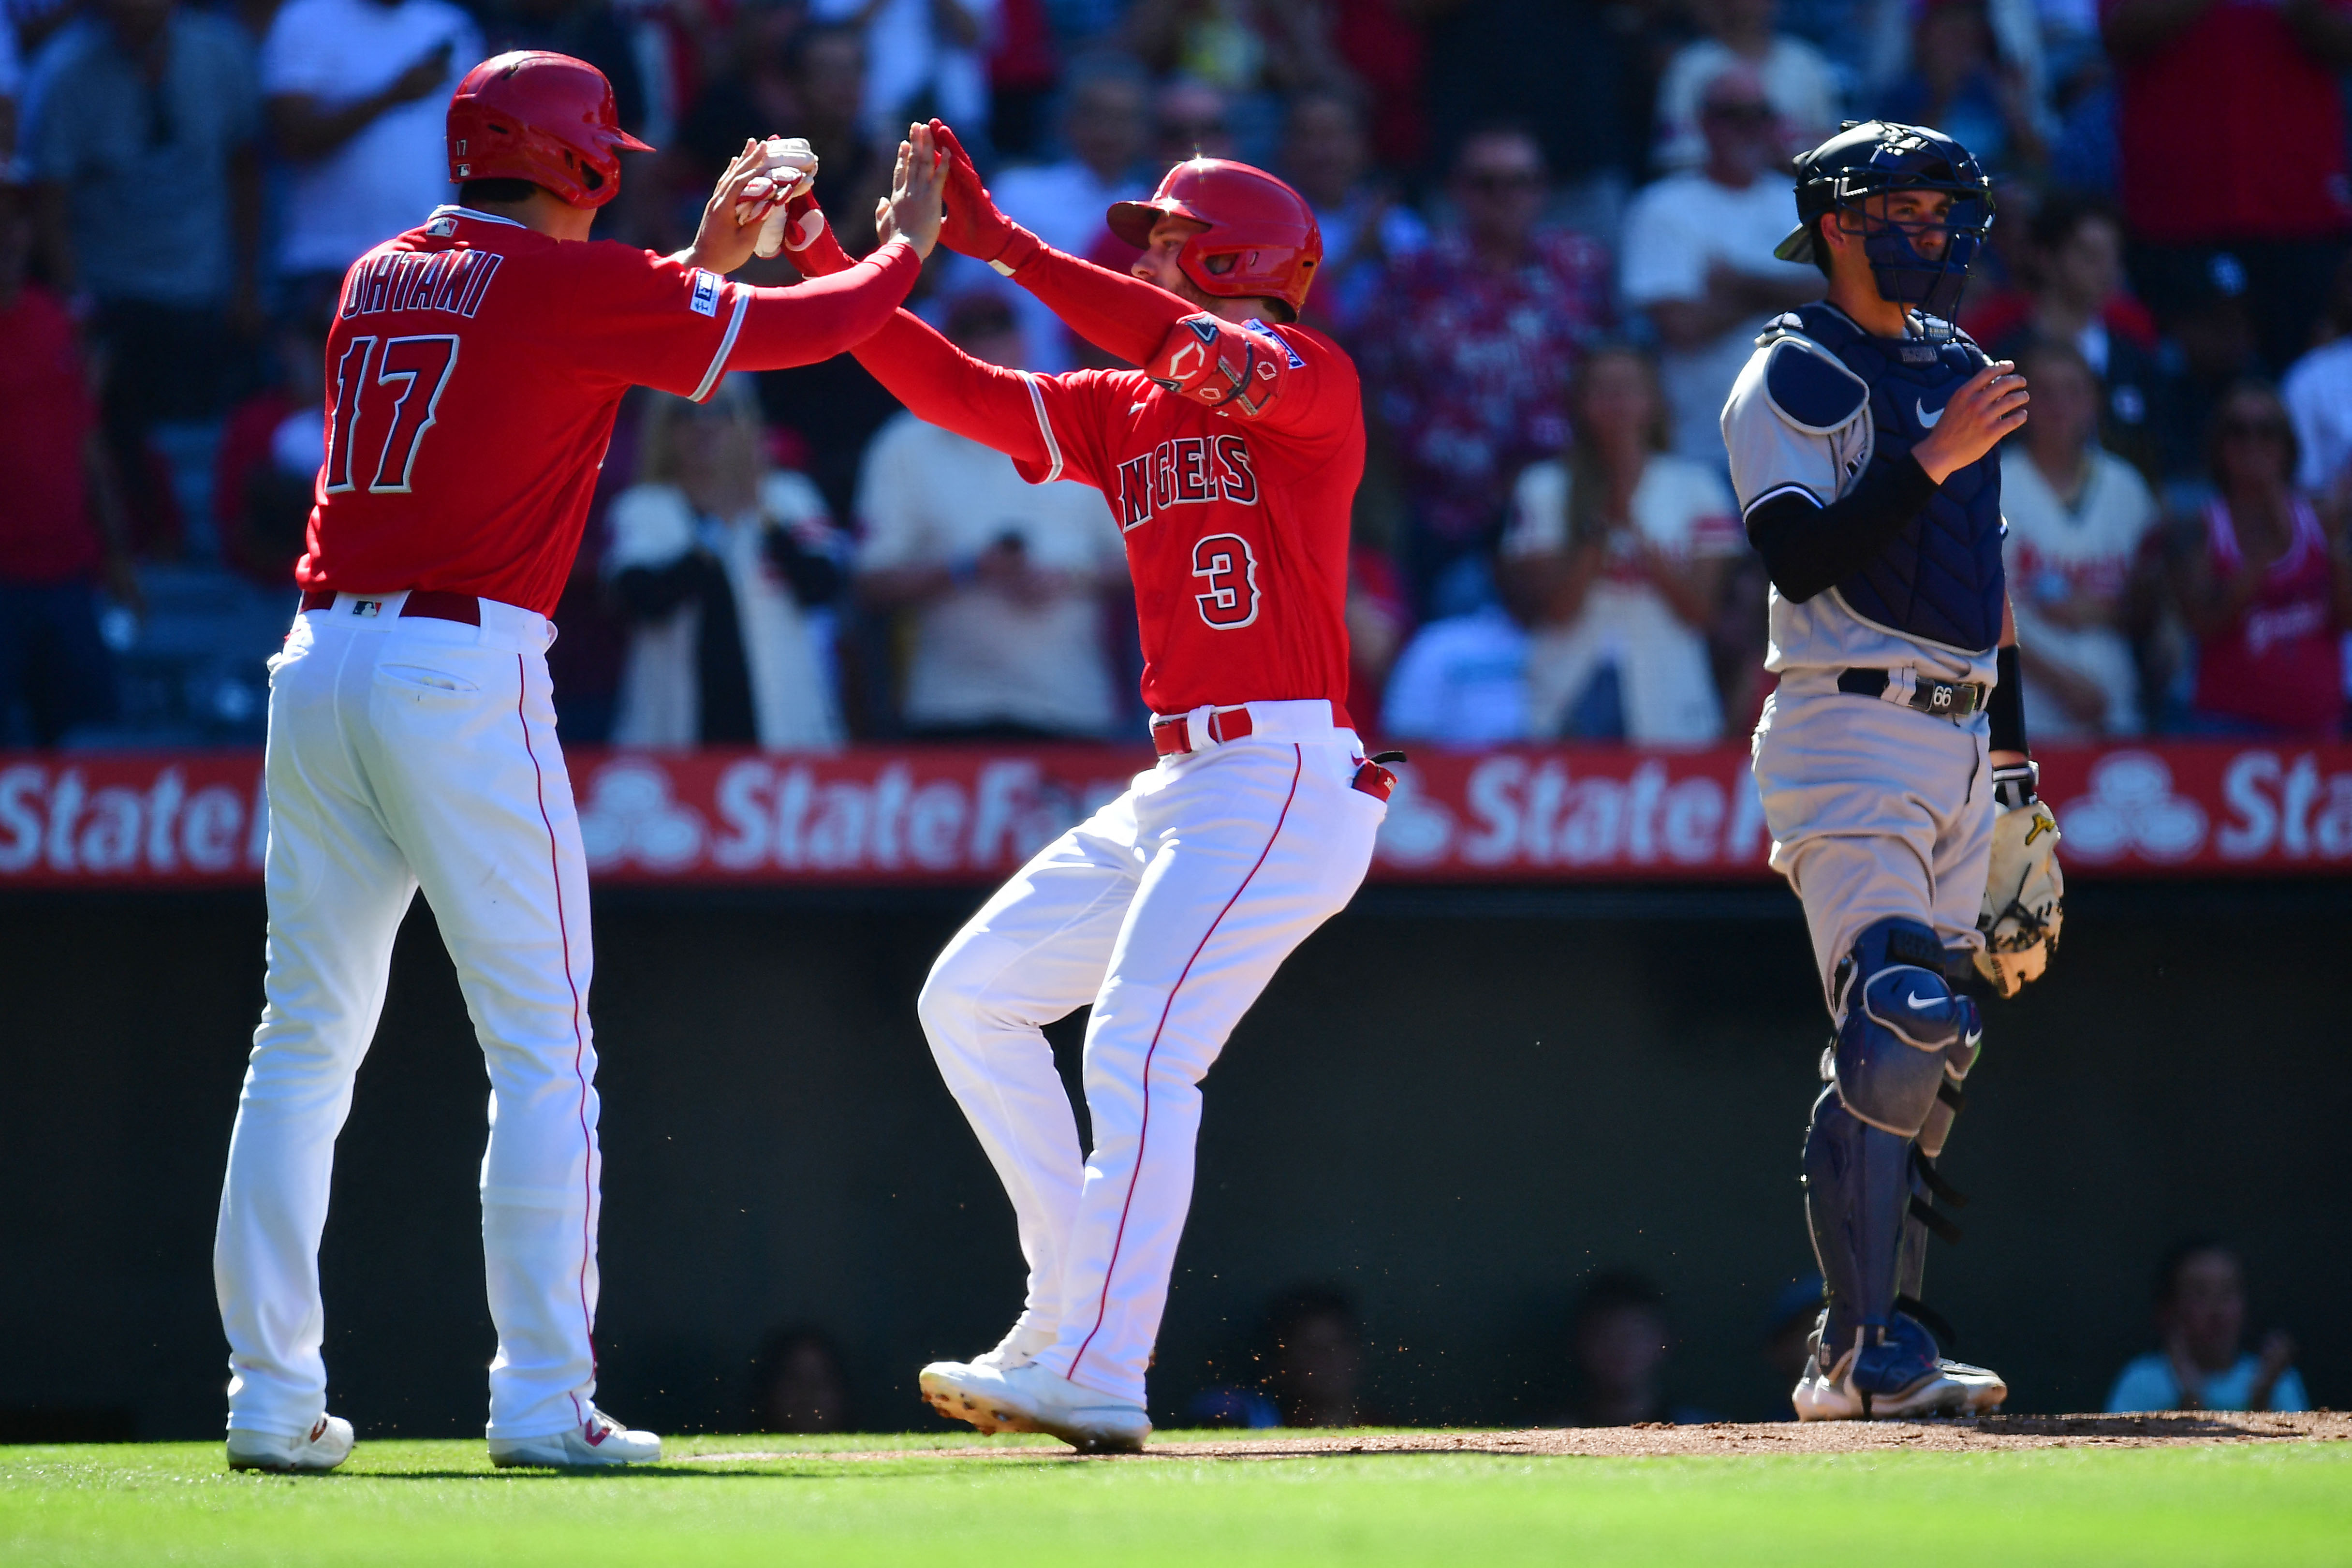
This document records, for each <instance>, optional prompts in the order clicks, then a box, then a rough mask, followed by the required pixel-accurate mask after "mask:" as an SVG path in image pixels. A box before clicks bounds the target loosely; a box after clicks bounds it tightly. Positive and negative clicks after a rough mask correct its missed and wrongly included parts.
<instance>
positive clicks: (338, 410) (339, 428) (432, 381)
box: [326, 332, 457, 496]
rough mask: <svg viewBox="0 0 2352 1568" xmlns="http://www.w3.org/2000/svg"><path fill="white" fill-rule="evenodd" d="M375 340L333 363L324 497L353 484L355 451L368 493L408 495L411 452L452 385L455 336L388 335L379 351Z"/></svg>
mask: <svg viewBox="0 0 2352 1568" xmlns="http://www.w3.org/2000/svg"><path fill="white" fill-rule="evenodd" d="M376 342H377V340H375V339H373V338H353V339H352V340H351V343H350V344H349V346H347V347H346V348H345V349H344V350H343V357H342V358H341V360H339V361H336V364H335V413H334V425H333V428H332V429H331V430H329V431H328V432H327V472H326V480H327V486H326V493H327V494H328V495H330V496H335V495H341V493H342V492H344V491H346V490H352V489H356V488H357V487H358V486H357V484H356V483H355V478H354V476H353V474H352V463H353V454H354V453H355V452H356V453H357V455H358V456H357V462H358V466H359V472H360V475H362V476H365V480H366V484H367V487H368V490H369V493H370V494H372V495H377V496H405V495H406V494H408V477H409V476H410V475H411V474H412V473H414V472H415V468H416V449H417V448H418V447H419V446H422V445H423V444H424V443H425V432H426V431H428V430H430V429H432V428H433V419H434V415H435V413H436V412H438V410H439V409H440V407H441V393H442V392H443V390H444V389H445V388H446V387H447V386H448V384H449V375H450V372H451V371H455V370H456V369H457V335H456V334H455V333H448V332H440V333H435V334H433V335H431V336H429V337H418V338H387V339H385V340H383V352H382V353H381V354H379V353H377V352H376ZM370 371H373V372H374V373H373V375H371V374H370V373H369V372H370ZM395 384H396V385H397V386H398V387H399V388H400V391H399V392H396V393H386V392H378V391H376V389H377V388H380V387H390V386H394V385H395ZM363 427H364V428H363ZM378 428H381V429H382V430H383V435H382V436H381V437H377V436H374V435H373V432H374V431H375V430H377V429H378ZM362 440H371V441H373V443H374V447H373V452H372V453H371V452H370V451H368V450H366V449H364V448H362V446H361V442H362ZM371 457H373V462H371V461H370V458H371Z"/></svg>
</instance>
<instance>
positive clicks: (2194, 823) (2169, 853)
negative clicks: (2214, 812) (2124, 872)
mask: <svg viewBox="0 0 2352 1568" xmlns="http://www.w3.org/2000/svg"><path fill="white" fill-rule="evenodd" d="M2058 825H2059V827H2060V829H2061V830H2062V831H2063V832H2064V833H2065V835H2066V837H2065V841H2064V853H2065V856H2066V858H2068V859H2080V860H2086V861H2096V862H2104V861H2112V860H2121V859H2122V858H2123V857H2124V856H2125V855H2127V854H2130V853H2132V852H2135V851H2137V852H2138V853H2139V854H2141V855H2143V856H2145V857H2146V858H2147V859H2149V860H2152V861H2181V860H2187V859H2188V858H2189V856H2191V855H2193V854H2195V853H2196V852H2198V850H2199V849H2200V847H2202V846H2203V844H2204V842H2205V809H2204V808H2203V807H2202V806H2200V805H2199V804H2198V803H2197V802H2196V801H2194V800H2189V798H2188V797H2187V796H2184V795H2176V794H2174V793H2173V792H2172V769H2171V768H2168V767H2166V766H2165V764H2164V761H2163V759H2162V758H2158V757H2153V756H2150V755H2149V754H2148V753H2147V752H2145V751H2118V752H2115V753H2112V754H2110V755H2109V756H2106V757H2103V758H2099V760H2098V761H2097V762H2096V763H2095V764H2093V765H2092V768H2091V792H2090V793H2089V794H2087V795H2084V796H2083V797H2081V798H2080V799H2078V800H2072V801H2069V802H2068V803H2067V804H2066V805H2065V806H2064V807H2063V808H2061V810H2059V813H2058Z"/></svg>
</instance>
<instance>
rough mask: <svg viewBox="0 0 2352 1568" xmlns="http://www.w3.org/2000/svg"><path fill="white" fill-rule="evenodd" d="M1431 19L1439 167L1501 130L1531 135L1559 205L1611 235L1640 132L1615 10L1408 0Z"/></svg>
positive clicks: (1585, 228)
mask: <svg viewBox="0 0 2352 1568" xmlns="http://www.w3.org/2000/svg"><path fill="white" fill-rule="evenodd" d="M1412 4H1413V5H1414V7H1415V8H1417V9H1418V10H1420V11H1421V12H1422V14H1423V15H1426V16H1431V18H1432V20H1431V23H1430V34H1429V111H1430V120H1431V122H1432V124H1433V126H1434V127H1435V131H1436V134H1435V137H1434V138H1433V141H1434V145H1433V147H1432V148H1431V153H1432V163H1433V172H1434V171H1435V170H1438V169H1444V168H1447V167H1454V168H1458V167H1459V166H1460V163H1461V161H1462V159H1463V158H1464V156H1465V154H1466V153H1467V152H1468V146H1467V144H1468V143H1469V142H1470V141H1475V140H1477V139H1479V138H1481V137H1482V136H1483V135H1484V134H1485V133H1486V131H1488V130H1490V129H1491V128H1492V127H1494V126H1495V125H1496V124H1501V123H1508V124H1512V125H1516V126H1519V127H1522V128H1524V130H1525V131H1526V132H1527V134H1528V135H1531V136H1533V137H1534V138H1535V140H1536V143H1537V145H1538V148H1540V149H1541V155H1542V162H1544V163H1545V165H1546V166H1547V167H1548V169H1549V173H1550V176H1551V177H1552V178H1553V179H1556V180H1558V181H1559V183H1560V188H1559V190H1558V191H1557V192H1555V193H1553V194H1554V196H1555V198H1556V202H1555V204H1556V206H1557V208H1558V209H1559V211H1560V212H1561V213H1563V214H1570V215H1571V216H1572V218H1573V222H1574V224H1575V226H1577V227H1578V228H1579V229H1580V231H1581V232H1583V233H1585V234H1588V235H1592V236H1594V237H1595V238H1596V239H1598V240H1599V241H1601V243H1602V244H1604V245H1606V244H1609V243H1612V242H1613V241H1614V239H1615V238H1616V235H1617V224H1618V220H1619V218H1620V216H1621V215H1622V211H1623V208H1624V203H1625V196H1626V193H1628V192H1629V191H1630V190H1631V189H1632V183H1633V172H1634V170H1635V169H1637V168H1638V167H1639V166H1640V164H1641V162H1642V155H1643V140H1644V133H1643V130H1642V128H1641V126H1640V125H1639V124H1638V122H1636V121H1634V120H1632V119H1631V118H1630V115H1631V114H1632V113H1633V112H1635V111H1637V110H1638V107H1639V106H1638V105H1637V104H1636V103H1635V102H1634V99H1636V98H1637V97H1638V96H1639V94H1638V89H1637V86H1636V84H1635V82H1634V79H1633V78H1634V77H1635V75H1636V72H1635V69H1634V64H1633V57H1632V53H1631V51H1630V50H1628V49H1627V48H1626V47H1625V42H1624V38H1623V36H1622V33H1621V32H1620V30H1619V28H1618V26H1616V18H1615V16H1614V15H1612V11H1611V10H1610V8H1608V7H1605V6H1601V5H1563V4H1561V0H1412Z"/></svg>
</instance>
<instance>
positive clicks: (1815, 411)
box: [1764, 338, 1870, 435]
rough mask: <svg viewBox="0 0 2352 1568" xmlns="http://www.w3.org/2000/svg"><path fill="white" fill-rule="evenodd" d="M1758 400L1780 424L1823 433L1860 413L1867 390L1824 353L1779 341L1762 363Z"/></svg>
mask: <svg viewBox="0 0 2352 1568" xmlns="http://www.w3.org/2000/svg"><path fill="white" fill-rule="evenodd" d="M1764 398H1765V401H1766V402H1769V403H1770V404H1771V405H1772V412H1773V413H1777V414H1779V415H1780V418H1781V419H1782V420H1783V421H1784V422H1785V423H1789V424H1790V425H1793V426H1795V427H1796V428H1797V429H1799V430H1801V431H1803V432H1804V433H1805V434H1808V435H1827V434H1830V433H1831V432H1832V431H1834V430H1839V429H1842V428H1843V427H1844V426H1845V425H1847V424H1850V423H1853V419H1854V416H1855V415H1857V414H1859V413H1862V411H1863V409H1864V406H1865V405H1866V404H1867V403H1868V402H1870V387H1869V385H1868V383H1866V382H1864V381H1863V379H1862V378H1861V377H1860V376H1858V375H1855V374H1854V373H1853V371H1850V370H1847V369H1846V368H1845V367H1844V366H1843V365H1842V364H1839V363H1838V362H1837V361H1835V360H1833V359H1832V358H1830V357H1829V356H1828V355H1827V354H1824V353H1820V352H1817V351H1815V350H1811V349H1808V348H1805V347H1803V346H1802V345H1801V344H1799V343H1797V342H1795V341H1792V340H1790V339H1787V338H1783V339H1781V340H1780V341H1779V342H1777V343H1775V344H1773V345H1772V351H1771V354H1770V357H1769V358H1768V359H1767V360H1766V361H1764Z"/></svg>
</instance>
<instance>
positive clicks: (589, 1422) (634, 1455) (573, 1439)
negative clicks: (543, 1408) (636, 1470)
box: [490, 1405, 662, 1470]
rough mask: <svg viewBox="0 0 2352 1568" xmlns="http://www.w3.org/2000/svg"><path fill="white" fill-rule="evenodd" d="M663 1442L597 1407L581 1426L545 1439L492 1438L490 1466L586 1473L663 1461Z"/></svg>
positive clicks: (590, 1407)
mask: <svg viewBox="0 0 2352 1568" xmlns="http://www.w3.org/2000/svg"><path fill="white" fill-rule="evenodd" d="M661 1457H662V1440H661V1438H659V1437H656V1436H655V1435H654V1434H653V1433H651V1432H632V1431H630V1430H629V1429H628V1428H627V1427H624V1426H622V1425H621V1424H620V1423H619V1422H618V1421H615V1420H614V1419H613V1418H612V1417H611V1416H607V1415H605V1414H604V1412H603V1411H602V1410H599V1409H597V1408H596V1407H595V1406H593V1405H592V1406H589V1407H588V1418H587V1419H586V1420H585V1421H583V1422H582V1423H581V1424H580V1425H579V1426H577V1427H571V1428H569V1429H568V1430H565V1431H562V1432H551V1433H549V1434H548V1435H547V1436H545V1437H493V1438H491V1439H490V1463H492V1464H494V1465H496V1466H498V1468H499V1469H502V1470H511V1469H518V1468H521V1467H526V1466H527V1467H530V1468H532V1469H559V1470H583V1469H594V1468H600V1467H606V1466H612V1465H651V1464H657V1463H659V1462H660V1460H661Z"/></svg>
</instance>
